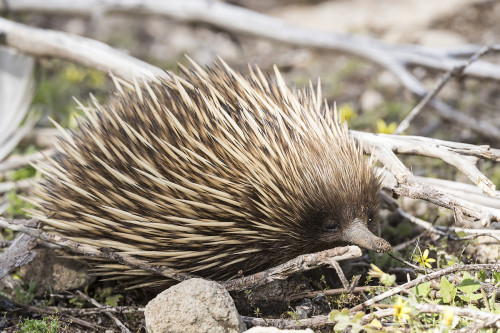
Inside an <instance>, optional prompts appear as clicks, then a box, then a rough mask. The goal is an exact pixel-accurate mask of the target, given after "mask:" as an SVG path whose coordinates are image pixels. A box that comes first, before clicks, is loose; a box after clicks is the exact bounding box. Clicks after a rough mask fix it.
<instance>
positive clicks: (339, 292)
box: [290, 286, 377, 301]
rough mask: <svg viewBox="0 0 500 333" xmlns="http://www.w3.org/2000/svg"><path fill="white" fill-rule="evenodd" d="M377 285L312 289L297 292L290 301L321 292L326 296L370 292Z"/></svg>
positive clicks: (310, 296)
mask: <svg viewBox="0 0 500 333" xmlns="http://www.w3.org/2000/svg"><path fill="white" fill-rule="evenodd" d="M376 289H377V287H372V286H365V287H354V288H352V289H351V290H347V289H345V288H337V289H327V290H321V291H312V292H308V293H301V294H295V295H293V296H291V297H290V301H297V300H300V299H304V298H314V297H316V296H318V295H319V294H323V295H325V296H336V295H342V294H347V293H361V292H369V291H371V290H376Z"/></svg>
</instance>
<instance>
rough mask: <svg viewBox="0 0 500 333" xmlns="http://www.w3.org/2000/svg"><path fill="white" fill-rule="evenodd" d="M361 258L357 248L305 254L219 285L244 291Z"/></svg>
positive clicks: (229, 289) (341, 248)
mask: <svg viewBox="0 0 500 333" xmlns="http://www.w3.org/2000/svg"><path fill="white" fill-rule="evenodd" d="M360 256H361V249H360V248H359V247H357V246H352V245H351V246H344V247H336V248H333V249H330V250H326V251H321V252H316V253H311V254H304V255H301V256H298V257H297V258H295V259H292V260H290V261H287V262H286V263H284V264H281V265H279V266H276V267H273V268H271V269H268V270H266V271H264V272H260V273H257V274H253V275H250V276H247V277H243V278H238V279H234V280H229V281H224V282H219V283H220V284H221V285H222V286H224V287H225V288H226V289H227V290H228V291H233V290H244V289H249V288H253V287H256V286H259V285H264V284H267V283H269V282H270V281H272V280H279V279H284V278H285V277H286V276H289V275H291V274H293V273H296V272H301V271H305V270H309V269H313V268H316V267H319V266H322V265H326V264H329V263H330V262H332V261H341V260H346V259H352V258H357V257H360Z"/></svg>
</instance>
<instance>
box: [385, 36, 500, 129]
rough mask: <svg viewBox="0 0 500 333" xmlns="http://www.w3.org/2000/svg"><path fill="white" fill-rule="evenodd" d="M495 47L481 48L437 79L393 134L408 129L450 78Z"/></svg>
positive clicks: (462, 71)
mask: <svg viewBox="0 0 500 333" xmlns="http://www.w3.org/2000/svg"><path fill="white" fill-rule="evenodd" d="M495 50H496V47H487V46H485V47H482V48H480V49H479V50H478V51H477V52H476V53H474V54H473V55H472V56H471V57H470V58H469V60H467V61H465V62H464V63H463V64H461V65H456V66H455V67H453V68H450V69H449V70H448V71H447V72H446V73H445V74H444V75H443V76H441V78H440V79H439V81H438V82H436V85H435V86H434V88H432V89H431V90H430V91H429V92H427V94H426V95H425V97H424V98H422V100H420V102H419V103H418V104H417V105H416V106H415V107H414V108H413V110H411V112H410V113H409V114H408V115H407V116H406V117H405V119H403V121H402V122H401V123H400V124H399V125H398V127H397V128H396V130H395V131H394V133H393V134H401V133H403V132H404V131H406V129H408V127H409V126H410V123H411V121H412V120H413V119H415V117H416V116H417V115H418V114H419V113H420V112H422V110H423V109H424V108H425V106H426V105H428V104H429V102H430V101H431V100H432V99H433V98H434V97H436V96H437V94H438V93H439V92H440V91H441V89H443V87H444V86H445V85H446V83H448V82H449V81H450V80H451V78H452V77H458V76H460V75H462V74H463V73H464V71H465V70H466V69H467V67H469V66H470V65H472V63H474V62H475V61H477V60H478V59H479V58H480V57H482V56H484V55H485V54H487V53H489V52H492V51H495Z"/></svg>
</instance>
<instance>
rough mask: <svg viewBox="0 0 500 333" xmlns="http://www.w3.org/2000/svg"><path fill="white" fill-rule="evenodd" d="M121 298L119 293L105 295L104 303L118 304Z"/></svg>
mask: <svg viewBox="0 0 500 333" xmlns="http://www.w3.org/2000/svg"><path fill="white" fill-rule="evenodd" d="M122 298H123V296H122V295H120V294H116V295H112V296H108V297H106V305H111V306H118V302H119V301H120V299H122Z"/></svg>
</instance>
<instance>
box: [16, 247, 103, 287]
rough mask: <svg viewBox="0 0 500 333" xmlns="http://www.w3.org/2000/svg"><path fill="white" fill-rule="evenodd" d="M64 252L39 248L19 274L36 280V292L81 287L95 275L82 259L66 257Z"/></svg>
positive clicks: (29, 279)
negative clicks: (89, 271) (90, 273)
mask: <svg viewBox="0 0 500 333" xmlns="http://www.w3.org/2000/svg"><path fill="white" fill-rule="evenodd" d="M63 255H66V256H67V254H66V253H64V252H60V251H56V250H53V249H37V250H36V256H35V258H34V259H33V261H32V262H30V263H29V264H27V265H25V266H23V267H21V269H20V271H19V275H21V276H22V277H23V280H24V281H32V280H34V281H36V283H37V287H36V294H37V295H42V294H43V293H44V292H45V291H46V290H49V289H50V290H51V291H53V292H61V291H65V290H70V289H77V288H81V287H83V286H85V285H87V284H89V283H91V282H92V281H94V280H95V277H93V276H91V275H89V274H88V273H87V270H86V268H85V265H83V264H82V262H81V261H80V260H77V259H70V258H64V257H62V256H63Z"/></svg>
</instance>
